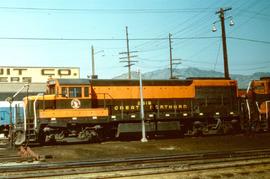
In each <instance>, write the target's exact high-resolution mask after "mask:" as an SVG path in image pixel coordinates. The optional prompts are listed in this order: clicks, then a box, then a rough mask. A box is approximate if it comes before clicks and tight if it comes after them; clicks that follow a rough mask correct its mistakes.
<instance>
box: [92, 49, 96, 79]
mask: <svg viewBox="0 0 270 179" xmlns="http://www.w3.org/2000/svg"><path fill="white" fill-rule="evenodd" d="M91 51H92V79H93V78H94V77H95V51H94V47H93V45H92V46H91Z"/></svg>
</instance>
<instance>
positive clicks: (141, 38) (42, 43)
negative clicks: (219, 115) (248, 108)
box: [0, 0, 270, 78]
mask: <svg viewBox="0 0 270 179" xmlns="http://www.w3.org/2000/svg"><path fill="white" fill-rule="evenodd" d="M220 7H232V10H231V11H228V12H226V17H229V16H232V17H233V20H234V22H235V25H234V26H233V27H230V26H229V20H230V19H229V18H228V19H227V20H226V32H227V36H228V37H235V38H241V39H243V40H239V39H233V38H228V39H227V48H228V57H229V70H230V73H237V74H252V73H254V72H257V71H263V72H269V71H270V57H269V52H270V35H269V32H270V1H269V0H260V1H257V0H204V1H201V0H170V1H169V0H147V1H146V0H132V1H131V0H130V1H127V0H114V1H113V0H77V1H71V0H58V1H53V0H46V1H45V0H17V1H15V0H6V1H5V0H1V1H0V24H1V28H0V54H1V65H2V66H57V67H59V66H60V67H62V66H74V67H80V69H81V77H86V76H87V75H88V74H91V45H93V46H94V47H95V51H96V52H98V51H101V50H104V52H100V53H97V54H95V59H96V60H95V63H96V73H97V74H98V75H99V78H112V77H114V76H117V75H119V74H122V73H126V72H127V68H125V67H123V66H124V65H125V64H124V63H120V62H119V61H120V60H119V58H120V57H123V55H119V53H120V52H125V51H126V41H125V40H124V39H125V37H126V35H125V27H126V26H128V31H129V38H130V50H131V51H138V52H136V55H137V56H138V57H136V58H133V59H132V60H138V63H136V64H135V66H132V70H134V71H136V69H137V68H141V71H142V72H148V71H153V70H158V69H164V68H168V67H169V43H168V39H166V38H168V34H169V33H171V34H172V38H176V39H173V43H172V47H173V58H175V59H182V61H181V62H182V63H181V64H180V65H177V66H175V67H177V68H186V67H197V68H201V69H206V70H216V71H220V72H223V54H222V45H221V38H218V37H219V36H220V35H221V28H220V24H219V23H217V24H216V27H217V32H215V33H213V32H212V31H211V28H212V24H213V22H214V21H216V20H218V19H219V18H218V15H216V14H215V12H216V11H217V10H218V9H219V8H220ZM31 8H32V9H31ZM200 37H214V38H206V39H201V38H200ZM10 38H15V39H10ZM22 38H23V39H22ZM25 38H26V39H25ZM29 38H33V39H35V40H29ZM38 38H41V39H42V38H50V39H81V40H38ZM182 38H188V39H182ZM190 38H193V39H190ZM95 39H99V40H95ZM250 40H255V42H254V41H250Z"/></svg>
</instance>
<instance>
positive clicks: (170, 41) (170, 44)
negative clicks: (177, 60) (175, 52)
mask: <svg viewBox="0 0 270 179" xmlns="http://www.w3.org/2000/svg"><path fill="white" fill-rule="evenodd" d="M171 37H172V34H170V33H169V48H170V79H172V78H173V73H172V71H173V69H172V40H171Z"/></svg>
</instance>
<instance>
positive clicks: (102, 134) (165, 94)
mask: <svg viewBox="0 0 270 179" xmlns="http://www.w3.org/2000/svg"><path fill="white" fill-rule="evenodd" d="M141 89H142V92H143V108H144V116H145V117H144V121H145V129H146V134H147V135H148V136H151V135H200V134H216V133H229V132H236V131H240V128H241V126H240V125H241V122H240V110H241V105H240V103H239V100H238V96H237V93H238V89H237V82H236V81H235V80H230V79H224V78H189V79H186V80H177V79H174V80H143V81H142V88H141ZM140 101H141V100H140V85H139V80H113V79H112V80H103V79H50V80H49V81H48V83H47V92H46V93H45V94H37V95H36V96H28V97H25V98H24V104H25V105H24V108H25V115H24V116H25V118H24V121H21V122H18V124H17V125H16V144H21V143H23V142H26V141H28V142H39V143H44V142H46V141H51V140H56V141H92V140H97V139H109V138H114V137H119V136H121V135H125V134H136V133H140V132H141V130H142V123H141V114H140V108H141V102H140Z"/></svg>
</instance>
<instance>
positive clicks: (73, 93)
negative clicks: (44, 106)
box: [69, 87, 82, 98]
mask: <svg viewBox="0 0 270 179" xmlns="http://www.w3.org/2000/svg"><path fill="white" fill-rule="evenodd" d="M69 97H71V98H74V97H82V89H81V88H79V87H72V88H69Z"/></svg>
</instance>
